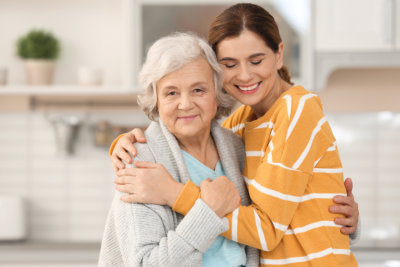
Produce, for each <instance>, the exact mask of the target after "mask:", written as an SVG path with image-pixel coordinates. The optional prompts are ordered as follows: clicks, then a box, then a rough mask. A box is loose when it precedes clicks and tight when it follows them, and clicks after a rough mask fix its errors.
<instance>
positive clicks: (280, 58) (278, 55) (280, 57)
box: [276, 42, 283, 70]
mask: <svg viewBox="0 0 400 267" xmlns="http://www.w3.org/2000/svg"><path fill="white" fill-rule="evenodd" d="M276 64H277V67H278V70H279V69H280V68H282V66H283V42H280V44H279V46H278V51H277V52H276Z"/></svg>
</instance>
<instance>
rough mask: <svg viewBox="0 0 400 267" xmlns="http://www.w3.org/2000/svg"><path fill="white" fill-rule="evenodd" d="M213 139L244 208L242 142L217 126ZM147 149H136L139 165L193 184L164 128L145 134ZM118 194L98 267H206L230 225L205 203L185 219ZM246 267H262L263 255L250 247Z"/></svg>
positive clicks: (155, 124) (157, 125)
mask: <svg viewBox="0 0 400 267" xmlns="http://www.w3.org/2000/svg"><path fill="white" fill-rule="evenodd" d="M211 134H212V136H213V138H214V142H215V144H216V147H217V150H218V154H219V156H220V160H221V163H222V166H223V167H224V170H225V172H226V174H227V176H228V177H229V178H230V179H231V180H232V181H233V182H234V183H235V184H236V187H237V188H238V190H239V193H240V196H241V198H242V205H249V204H250V198H249V195H248V192H247V188H246V185H245V183H244V180H243V178H242V174H241V170H242V168H243V164H244V156H245V152H244V147H243V143H242V140H241V139H240V138H239V137H238V136H236V135H235V134H233V133H232V132H230V131H228V130H226V129H223V128H222V127H221V126H219V125H218V123H217V122H215V121H213V122H212V126H211ZM145 136H146V139H147V143H145V144H139V143H137V144H135V146H136V148H137V150H138V156H137V157H136V158H135V160H141V161H152V162H157V163H161V164H163V165H164V167H165V168H166V169H167V170H168V172H169V173H170V174H171V175H172V176H173V177H174V178H175V179H176V180H177V181H179V182H181V183H186V182H187V181H188V179H189V174H188V170H187V169H186V166H185V164H184V160H183V156H182V153H181V150H180V147H179V145H178V142H177V140H176V138H175V137H174V136H173V135H172V134H171V133H170V132H169V131H168V130H167V128H166V127H165V125H163V124H162V123H161V122H152V123H151V124H150V126H149V127H148V129H147V130H146V131H145ZM122 194H123V193H120V192H118V191H116V192H115V197H114V200H113V203H112V206H111V209H110V211H109V214H108V218H107V221H106V226H105V231H104V235H103V240H102V244H101V250H100V257H99V266H191V267H193V266H201V260H202V254H203V253H204V252H205V251H206V250H207V249H208V248H209V247H210V245H211V244H212V243H213V242H214V240H215V239H216V238H217V237H218V235H220V234H221V233H223V232H225V231H227V230H228V228H229V225H228V220H227V219H226V218H222V219H221V218H219V217H218V216H217V215H216V214H215V213H214V212H213V211H212V210H211V209H210V208H209V207H208V206H207V205H206V204H205V203H204V202H203V201H202V200H201V199H199V200H197V201H196V203H195V205H194V206H193V208H192V209H191V210H190V211H189V213H188V214H187V215H186V216H185V217H183V216H182V215H180V214H177V213H175V212H174V211H172V209H171V208H170V207H168V206H161V205H152V204H129V203H124V202H122V201H121V200H120V196H121V195H122ZM246 255H247V265H246V266H259V251H258V250H257V249H255V248H251V247H246Z"/></svg>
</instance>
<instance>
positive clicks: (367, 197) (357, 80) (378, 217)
mask: <svg viewBox="0 0 400 267" xmlns="http://www.w3.org/2000/svg"><path fill="white" fill-rule="evenodd" d="M399 73H400V69H399V68H381V69H376V68H374V69H372V68H371V69H367V68H364V69H340V70H337V71H335V72H334V73H332V74H331V76H330V77H329V80H328V84H327V87H326V88H325V89H324V90H323V91H321V92H318V95H320V97H321V99H322V102H323V107H324V110H325V112H326V113H327V117H328V120H329V122H330V124H331V126H332V129H333V132H334V134H335V137H336V138H337V142H338V147H339V152H340V156H341V159H342V163H343V167H344V174H345V176H346V177H351V178H352V179H353V181H354V195H355V198H356V201H357V202H358V203H359V209H360V216H361V222H362V232H361V233H362V236H361V237H362V240H361V241H360V242H359V243H358V246H380V247H387V246H394V247H399V246H400V216H399V215H398V214H399V213H400V206H399V205H397V203H399V202H400V196H399V194H398V192H397V191H398V190H397V188H398V187H399V185H400V184H399V179H398V174H399V173H400V164H399V163H400V105H399V103H398V100H399V99H400V91H399V84H400V76H399Z"/></svg>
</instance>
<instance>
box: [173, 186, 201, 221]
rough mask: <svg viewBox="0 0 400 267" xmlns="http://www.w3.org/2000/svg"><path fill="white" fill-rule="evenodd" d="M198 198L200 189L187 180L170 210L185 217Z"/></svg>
mask: <svg viewBox="0 0 400 267" xmlns="http://www.w3.org/2000/svg"><path fill="white" fill-rule="evenodd" d="M199 198H200V188H199V187H198V186H197V185H195V184H194V183H193V182H192V181H191V180H189V181H188V182H187V183H186V184H185V186H184V187H183V189H182V191H181V192H180V194H179V196H178V198H177V199H176V201H175V203H174V206H173V207H172V209H173V210H174V211H175V212H178V213H180V214H182V215H186V214H187V213H188V212H189V210H190V209H191V208H192V207H193V205H194V204H195V202H196V200H197V199H199Z"/></svg>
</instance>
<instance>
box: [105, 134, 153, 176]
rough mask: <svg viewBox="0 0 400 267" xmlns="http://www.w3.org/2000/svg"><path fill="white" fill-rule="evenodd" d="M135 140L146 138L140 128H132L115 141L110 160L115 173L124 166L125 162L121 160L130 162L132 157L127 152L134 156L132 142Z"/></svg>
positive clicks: (134, 150)
mask: <svg viewBox="0 0 400 267" xmlns="http://www.w3.org/2000/svg"><path fill="white" fill-rule="evenodd" d="M136 142H140V143H145V142H146V138H145V137H144V134H143V131H142V129H140V128H135V129H133V130H132V131H130V132H129V133H126V134H125V135H124V136H122V137H121V138H120V139H119V140H118V141H117V143H116V144H115V146H114V149H113V151H112V154H111V162H112V165H113V168H114V172H115V173H117V172H118V170H120V169H124V168H125V164H124V163H123V162H122V161H125V162H127V163H131V162H132V158H131V156H130V155H129V154H128V152H129V153H131V155H132V156H136V149H135V146H134V145H133V143H136Z"/></svg>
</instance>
